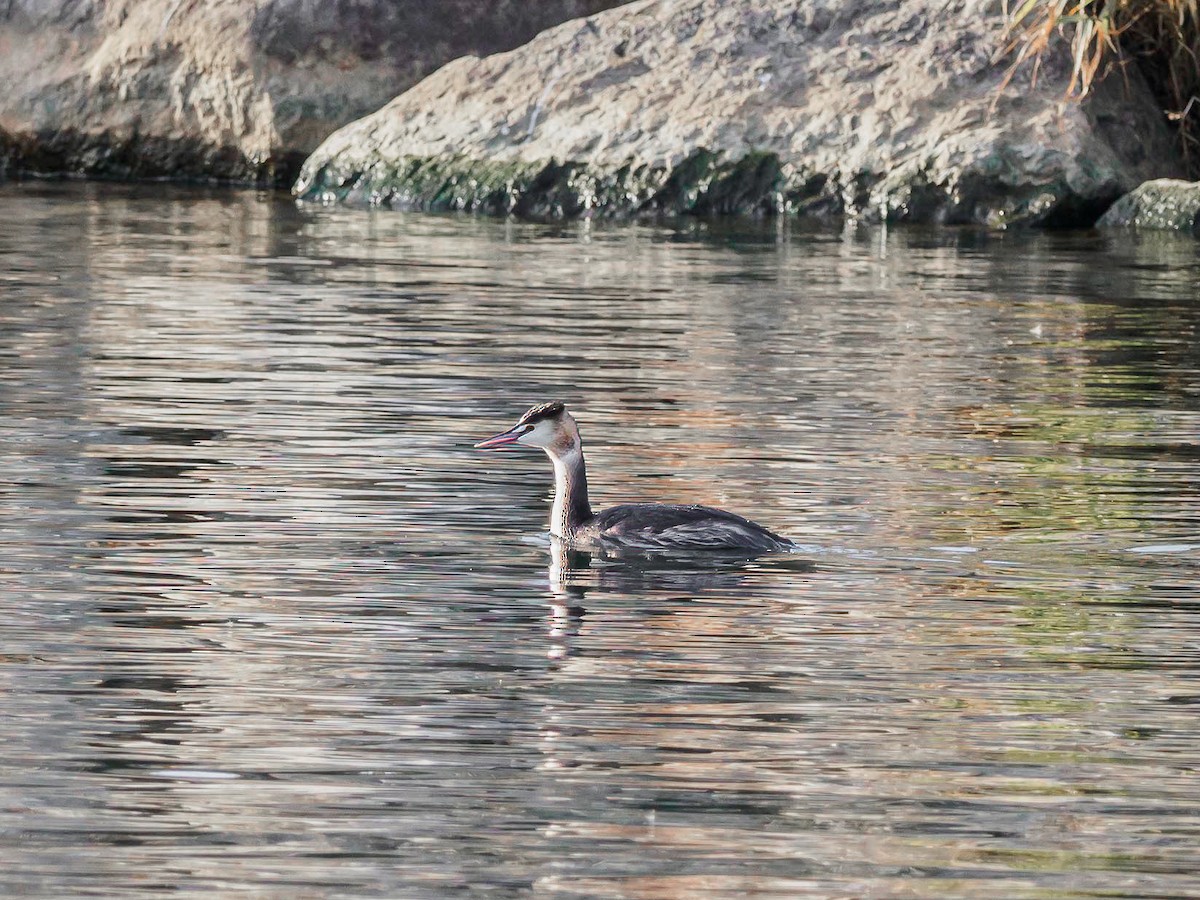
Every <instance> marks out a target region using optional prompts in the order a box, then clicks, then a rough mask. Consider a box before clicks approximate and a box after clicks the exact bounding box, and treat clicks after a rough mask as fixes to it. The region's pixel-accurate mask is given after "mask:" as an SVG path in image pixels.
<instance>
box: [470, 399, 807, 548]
mask: <svg viewBox="0 0 1200 900" xmlns="http://www.w3.org/2000/svg"><path fill="white" fill-rule="evenodd" d="M510 444H522V445H524V446H529V447H538V448H540V449H542V450H544V451H545V452H546V455H547V456H549V457H550V461H551V463H553V465H554V506H553V509H552V510H551V513H550V533H551V534H553V535H554V536H555V537H558V538H561V539H563V540H564V541H567V542H568V543H569V544H571V545H572V546H575V547H580V548H582V549H603V548H605V547H617V548H628V549H634V550H663V551H671V550H677V551H686V552H692V551H707V550H714V551H738V552H750V553H768V552H771V551H773V550H785V549H787V548H789V547H791V546H793V545H792V542H791V541H789V540H788V539H787V538H785V537H782V536H780V535H778V534H775V532H773V531H771V530H770V529H767V528H764V527H763V526H762V525H759V524H758V523H756V522H752V521H750V520H749V519H746V518H743V517H742V516H739V515H735V514H734V513H731V512H726V511H725V510H723V509H715V508H713V507H711V506H679V505H675V504H667V503H625V504H621V505H620V506H613V507H610V508H609V509H606V510H602V511H601V512H599V513H593V512H592V507H591V504H590V503H589V501H588V490H587V470H586V467H585V465H584V461H583V442H582V440H580V437H579V429H578V427H577V426H576V424H575V420H574V419H573V418H572V417H571V414H570V413H568V412H567V411H566V408H565V407H564V406H563V404H561V403H544V404H542V405H540V406H535V407H533V408H532V409H531V410H529V411H528V412H527V413H525V415H523V416H522V417H521V419H520V421H518V422H517V424H516V425H515V426H513V427H512V428H510V429H509V430H508V431H506V432H503V433H501V434H498V435H496V436H495V437H491V438H488V439H487V440H486V441H481V442H480V443H478V444H476V445H475V446H476V447H477V448H479V449H481V450H492V449H496V448H499V447H503V446H508V445H510Z"/></svg>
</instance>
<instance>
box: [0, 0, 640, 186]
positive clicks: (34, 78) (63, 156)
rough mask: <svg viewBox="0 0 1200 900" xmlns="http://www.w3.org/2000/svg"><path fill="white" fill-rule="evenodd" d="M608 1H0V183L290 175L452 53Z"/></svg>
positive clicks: (481, 48) (532, 30) (517, 40)
mask: <svg viewBox="0 0 1200 900" xmlns="http://www.w3.org/2000/svg"><path fill="white" fill-rule="evenodd" d="M615 2H620V0H538V2H536V3H529V2H527V0H438V2H436V3H432V2H429V0H339V2H337V3H330V2H326V0H204V2H187V0H104V2H94V0H7V2H0V83H2V84H3V85H4V88H3V90H2V91H0V174H3V173H4V172H5V171H6V170H7V171H30V172H37V173H44V174H80V175H93V176H101V177H109V178H161V177H166V178H199V179H234V180H243V181H244V180H260V181H261V180H268V181H269V180H272V179H286V182H285V183H287V184H290V183H291V181H292V180H293V179H294V178H295V175H296V172H297V171H298V168H299V165H300V163H301V162H302V161H303V159H304V158H305V157H306V156H307V155H308V154H309V153H311V152H312V151H313V149H314V148H315V147H316V146H317V145H318V144H319V143H320V142H321V141H322V140H323V139H324V138H325V137H327V136H328V135H329V134H330V132H332V131H333V130H334V129H336V128H337V127H339V126H341V125H343V124H345V123H347V122H349V121H352V120H354V119H356V118H359V117H360V116H364V115H366V114H367V113H369V112H371V111H372V110H375V109H378V108H379V106H380V105H381V104H383V103H385V102H387V100H388V99H390V98H391V97H393V96H395V94H396V91H397V90H401V89H403V88H404V87H406V86H408V85H411V84H413V83H415V82H416V81H418V80H419V79H420V78H421V77H423V76H424V75H426V74H428V73H429V72H431V71H433V70H434V69H435V68H436V67H437V66H439V65H441V64H443V63H445V62H446V61H448V60H450V59H453V58H455V57H457V56H461V55H462V54H464V53H491V52H495V51H498V50H505V49H509V48H511V47H515V46H517V45H519V44H521V43H522V42H524V41H527V40H529V38H531V37H533V36H534V35H535V34H537V32H538V31H539V30H541V29H543V28H546V27H548V26H551V25H554V24H556V23H559V22H563V21H565V20H567V19H571V18H573V17H577V16H580V15H587V14H588V13H592V12H596V11H598V10H601V9H604V8H606V7H609V6H612V5H613V3H615Z"/></svg>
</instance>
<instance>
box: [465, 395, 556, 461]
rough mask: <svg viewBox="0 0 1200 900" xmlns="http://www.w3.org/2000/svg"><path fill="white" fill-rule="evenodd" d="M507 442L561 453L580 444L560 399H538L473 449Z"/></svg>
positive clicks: (486, 448) (487, 448) (499, 445)
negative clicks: (541, 400)
mask: <svg viewBox="0 0 1200 900" xmlns="http://www.w3.org/2000/svg"><path fill="white" fill-rule="evenodd" d="M509 444H521V445H522V446H525V447H538V448H540V449H542V450H545V451H546V452H547V453H551V454H556V455H562V454H564V453H566V452H568V451H569V450H570V449H571V448H572V447H575V446H578V445H579V429H578V428H577V427H576V425H575V420H574V419H573V418H571V414H570V413H569V412H567V408H566V407H565V406H564V405H563V404H562V403H560V402H558V401H554V402H553V403H540V404H538V405H537V406H535V407H533V408H532V409H530V410H529V411H528V412H527V413H525V415H523V416H521V418H520V419H519V420H518V421H517V424H516V425H514V426H513V427H512V428H510V429H508V431H503V432H501V433H500V434H497V435H494V436H493V437H490V438H488V439H487V440H486V441H480V442H479V443H478V444H476V445H475V449H477V450H498V449H500V448H501V447H507V446H508V445H509Z"/></svg>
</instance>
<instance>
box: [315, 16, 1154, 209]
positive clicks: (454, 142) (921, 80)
mask: <svg viewBox="0 0 1200 900" xmlns="http://www.w3.org/2000/svg"><path fill="white" fill-rule="evenodd" d="M945 6H946V4H944V3H943V2H941V0H938V2H934V0H890V2H886V3H868V2H846V0H824V2H814V3H807V4H779V3H772V2H769V0H684V2H677V3H665V2H648V0H644V2H640V3H634V4H632V5H629V6H625V7H621V8H618V9H612V10H609V11H607V12H604V13H601V14H599V15H596V16H593V17H591V18H589V19H586V20H580V21H574V22H569V23H566V24H564V25H561V26H559V27H558V28H555V29H553V30H550V31H547V32H544V33H542V34H541V35H539V36H538V37H537V38H535V39H534V40H533V41H531V42H530V43H529V44H527V45H525V46H524V47H521V48H519V49H517V50H514V51H512V52H509V53H502V54H499V55H496V56H491V57H488V58H486V59H474V58H466V59H460V60H456V61H455V62H453V63H451V64H450V65H448V66H445V67H444V68H442V69H441V70H440V71H438V72H437V73H435V74H434V75H432V76H430V77H429V78H427V79H425V80H424V81H423V82H421V83H420V84H418V85H417V86H415V87H413V88H412V89H410V90H409V91H408V92H407V93H404V94H402V95H400V96H399V97H397V98H396V99H395V100H394V101H392V103H390V104H389V105H388V106H386V107H385V108H383V109H382V110H380V111H379V112H377V113H375V114H374V115H371V116H368V117H367V118H365V119H362V120H360V121H358V122H355V123H353V124H352V125H349V126H347V127H345V128H343V129H342V130H341V131H339V132H337V133H336V134H334V135H333V136H332V137H330V138H329V139H328V140H327V141H326V142H325V143H324V144H323V145H322V146H321V147H320V148H319V149H318V151H317V152H316V153H315V154H314V155H313V156H312V158H311V159H309V160H308V162H307V163H306V164H305V167H304V171H303V173H302V176H301V180H300V182H299V183H298V184H297V186H296V190H297V192H298V193H300V194H301V195H303V196H305V197H307V198H309V199H321V200H331V199H349V200H357V201H360V202H382V203H390V204H392V205H396V206H406V207H407V206H415V207H423V208H433V209H448V208H471V209H483V210H489V211H499V212H510V211H515V212H517V213H524V214H532V215H567V216H572V215H586V214H589V212H591V211H594V210H600V211H602V212H607V213H627V212H631V211H635V210H640V211H656V210H664V211H668V212H696V213H713V212H715V213H742V212H758V211H763V210H772V211H774V210H796V211H800V212H811V213H816V214H831V215H842V214H850V215H859V216H862V217H865V218H877V217H885V218H887V219H889V220H910V221H925V222H929V221H933V222H981V223H988V224H993V225H1003V224H1008V223H1013V222H1028V223H1074V222H1086V223H1088V224H1090V223H1091V222H1093V221H1094V220H1095V216H1096V215H1098V214H1099V213H1100V212H1101V211H1103V209H1104V208H1105V207H1106V206H1107V205H1108V204H1109V203H1111V202H1112V201H1113V200H1114V199H1116V197H1118V196H1119V195H1120V194H1121V193H1122V192H1124V191H1126V190H1129V189H1131V188H1132V187H1133V186H1134V185H1136V184H1137V183H1138V182H1140V181H1142V180H1143V179H1145V178H1149V177H1156V176H1160V175H1165V174H1172V173H1174V172H1175V171H1176V170H1177V164H1176V159H1175V154H1174V150H1173V148H1172V145H1171V142H1170V139H1169V137H1168V135H1167V132H1166V129H1165V126H1164V125H1163V124H1162V122H1161V121H1159V114H1158V112H1157V109H1156V107H1155V104H1154V101H1153V100H1152V99H1151V97H1150V96H1149V93H1148V92H1147V90H1146V88H1145V86H1144V84H1143V83H1142V82H1141V80H1140V78H1139V76H1138V75H1137V73H1136V72H1135V71H1132V70H1130V71H1128V72H1126V73H1124V79H1125V81H1124V82H1123V81H1122V79H1121V78H1113V79H1110V80H1109V82H1108V83H1106V84H1103V85H1101V87H1100V89H1099V90H1098V91H1097V92H1096V93H1095V94H1094V95H1093V97H1092V98H1090V99H1089V100H1088V102H1087V103H1086V104H1084V105H1082V106H1081V105H1079V104H1076V103H1073V102H1066V101H1065V100H1064V98H1063V95H1062V89H1063V83H1064V82H1063V81H1062V80H1060V79H1059V78H1057V77H1056V75H1057V74H1061V73H1060V72H1058V73H1056V72H1055V71H1048V70H1053V69H1055V67H1056V65H1060V64H1061V62H1062V60H1061V59H1049V60H1047V63H1046V65H1045V66H1044V67H1043V74H1042V78H1041V79H1040V81H1039V82H1038V83H1037V85H1036V86H1031V85H1030V84H1029V83H1028V79H1027V78H1025V77H1024V74H1022V75H1020V76H1019V77H1018V78H1017V79H1016V80H1015V81H1014V83H1013V84H1012V85H1011V86H1010V87H1008V88H1007V89H1006V90H1005V91H1004V92H1003V94H1002V96H999V99H997V98H998V94H997V92H998V90H999V88H1000V85H1001V84H1002V82H1003V79H1004V76H1005V71H1006V64H1005V63H1000V64H997V63H995V62H994V61H993V59H994V56H995V53H996V50H997V48H998V47H999V46H1000V42H1001V40H1002V38H1001V35H1000V33H999V29H1000V23H1001V18H1000V13H999V11H998V9H997V8H996V5H995V4H991V3H982V2H976V0H957V2H955V3H952V4H951V7H952V8H951V9H946V8H945ZM1064 49H1065V48H1064ZM1125 82H1127V83H1128V89H1126V87H1125Z"/></svg>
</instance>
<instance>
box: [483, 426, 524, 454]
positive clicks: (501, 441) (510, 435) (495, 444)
mask: <svg viewBox="0 0 1200 900" xmlns="http://www.w3.org/2000/svg"><path fill="white" fill-rule="evenodd" d="M527 430H528V429H527V428H524V427H522V426H520V425H517V426H516V427H514V428H510V429H508V431H504V432H501V433H500V434H497V435H493V436H492V437H490V438H488V439H487V440H486V441H480V442H479V443H478V444H476V445H475V449H476V450H496V449H497V448H499V447H505V446H507V445H508V444H515V443H516V442H517V439H518V438H520V437H521V435H523V434H524V433H525V432H526V431H527Z"/></svg>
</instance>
